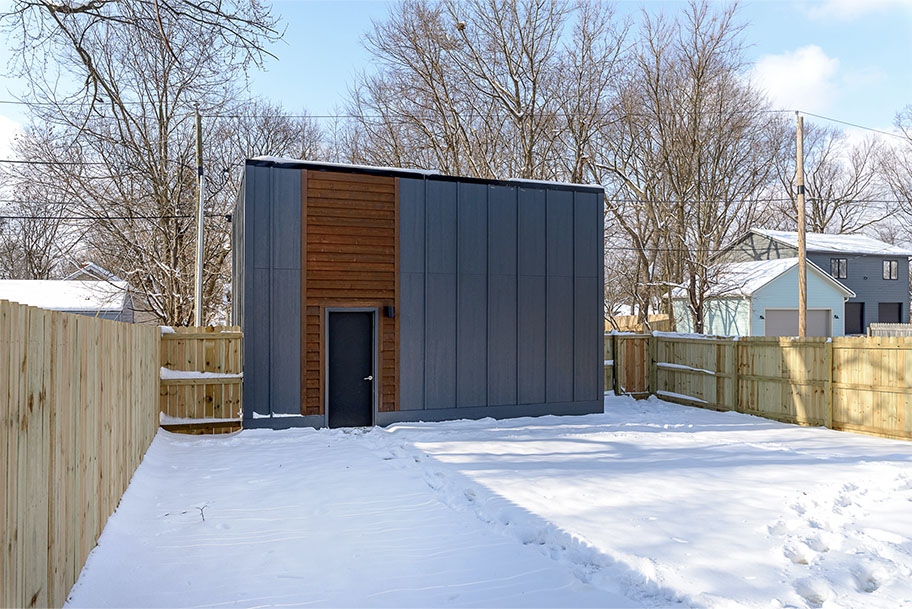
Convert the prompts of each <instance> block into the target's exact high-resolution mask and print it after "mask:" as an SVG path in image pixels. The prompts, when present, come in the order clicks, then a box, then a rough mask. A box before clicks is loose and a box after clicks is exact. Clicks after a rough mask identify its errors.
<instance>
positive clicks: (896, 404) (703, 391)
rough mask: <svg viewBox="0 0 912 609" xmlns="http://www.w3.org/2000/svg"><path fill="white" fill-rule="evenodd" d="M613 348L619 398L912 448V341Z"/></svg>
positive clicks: (716, 342)
mask: <svg viewBox="0 0 912 609" xmlns="http://www.w3.org/2000/svg"><path fill="white" fill-rule="evenodd" d="M608 341H611V342H612V343H613V347H612V348H613V353H614V370H613V372H612V374H613V375H614V376H615V377H616V378H617V380H616V381H615V382H616V390H617V391H618V393H630V394H633V395H639V396H642V395H649V394H655V395H657V396H659V397H661V398H662V399H664V400H668V401H671V402H676V403H680V404H685V405H689V406H699V407H703V408H712V409H716V410H733V411H737V412H743V413H748V414H754V415H758V416H763V417H766V418H770V419H775V420H778V421H784V422H788V423H798V424H804V425H820V426H826V427H830V428H833V429H840V430H848V431H858V432H864V433H870V434H875V435H882V436H887V437H894V438H906V439H912V338H871V337H857V338H855V337H838V338H833V339H826V338H805V339H800V340H799V339H792V338H768V337H739V338H738V339H732V338H722V337H708V336H707V337H692V336H687V335H674V334H661V333H658V334H655V335H617V334H615V335H606V342H608ZM644 350H645V351H647V352H648V353H649V354H650V355H649V356H648V357H647V358H646V359H647V363H646V364H645V366H644V365H643V364H641V363H640V358H641V355H640V354H641V353H642V352H643V351H644ZM644 368H645V371H644ZM621 379H627V380H625V381H623V382H622V381H621ZM608 387H609V385H606V388H608Z"/></svg>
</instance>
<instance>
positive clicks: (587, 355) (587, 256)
mask: <svg viewBox="0 0 912 609" xmlns="http://www.w3.org/2000/svg"><path fill="white" fill-rule="evenodd" d="M573 208H574V213H573V276H574V286H573V293H574V303H573V361H574V371H573V399H574V400H576V401H583V400H595V399H598V396H599V393H600V388H601V382H600V381H599V379H600V378H601V375H600V374H599V370H600V359H601V350H600V349H599V345H600V341H601V340H602V339H601V336H602V335H601V333H600V332H599V324H600V322H601V319H602V313H601V309H602V305H601V303H602V300H603V296H602V293H601V291H602V288H601V285H602V282H601V278H600V276H601V272H602V266H603V263H602V262H601V251H602V245H601V244H602V222H603V220H602V212H601V210H602V197H600V196H599V195H597V194H595V193H585V192H577V193H575V195H574V204H573ZM593 353H597V354H599V355H597V356H595V357H593V355H592V354H593Z"/></svg>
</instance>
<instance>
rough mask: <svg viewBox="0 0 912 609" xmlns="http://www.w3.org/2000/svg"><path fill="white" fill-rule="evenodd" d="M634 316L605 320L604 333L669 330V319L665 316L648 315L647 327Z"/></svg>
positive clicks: (621, 316) (618, 316) (613, 317)
mask: <svg viewBox="0 0 912 609" xmlns="http://www.w3.org/2000/svg"><path fill="white" fill-rule="evenodd" d="M639 319H640V318H639V317H638V316H636V315H614V316H612V317H611V318H609V319H606V320H605V331H606V332H611V331H612V330H614V331H616V332H648V331H650V330H654V331H657V332H667V331H668V330H671V319H670V318H669V317H668V315H666V314H657V315H650V316H649V317H648V319H649V326H648V327H647V325H646V324H645V323H641V322H640V321H639Z"/></svg>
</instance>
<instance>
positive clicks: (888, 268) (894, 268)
mask: <svg viewBox="0 0 912 609" xmlns="http://www.w3.org/2000/svg"><path fill="white" fill-rule="evenodd" d="M883 278H884V279H899V262H898V261H896V260H884V261H883Z"/></svg>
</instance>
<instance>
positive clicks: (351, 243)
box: [301, 169, 399, 415]
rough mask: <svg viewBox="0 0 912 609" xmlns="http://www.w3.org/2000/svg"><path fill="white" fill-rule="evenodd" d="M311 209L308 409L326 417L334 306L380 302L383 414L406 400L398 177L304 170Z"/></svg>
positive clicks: (307, 232)
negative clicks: (328, 322)
mask: <svg viewBox="0 0 912 609" xmlns="http://www.w3.org/2000/svg"><path fill="white" fill-rule="evenodd" d="M301 171H302V172H303V173H304V174H305V175H304V178H303V183H304V184H306V187H305V188H304V192H305V197H304V198H305V200H304V201H303V206H304V208H305V210H306V212H305V219H304V221H303V223H302V229H301V230H302V232H303V233H304V241H305V243H306V249H305V252H306V255H305V256H304V265H303V266H304V267H305V268H304V269H302V274H303V275H304V282H305V283H304V298H305V300H306V328H305V331H304V334H303V338H302V341H303V346H302V352H303V353H304V361H303V370H304V397H303V400H302V402H303V403H302V406H301V410H302V414H304V415H322V414H323V413H324V408H323V401H324V400H323V398H324V396H323V385H324V378H323V376H324V364H325V346H324V345H323V339H324V328H323V318H324V311H325V309H326V307H377V308H379V314H378V317H377V323H378V327H377V335H378V340H379V344H378V345H377V351H378V358H379V361H377V363H376V364H377V370H378V377H379V378H378V379H377V381H375V382H377V383H378V385H377V387H376V389H377V392H378V398H377V408H378V410H379V411H380V412H388V411H393V410H396V409H397V407H396V405H397V402H398V387H399V383H398V365H399V362H398V355H397V334H398V324H399V315H398V314H397V315H396V316H395V317H394V318H392V319H391V318H389V317H386V315H385V314H384V307H387V306H392V307H395V310H398V308H399V307H398V289H399V282H398V281H397V278H396V275H397V273H398V270H399V269H398V254H397V252H398V236H399V231H398V226H397V216H398V202H397V196H396V193H397V178H393V177H387V176H369V175H359V174H352V173H345V172H336V171H313V170H307V169H304V170H301Z"/></svg>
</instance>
